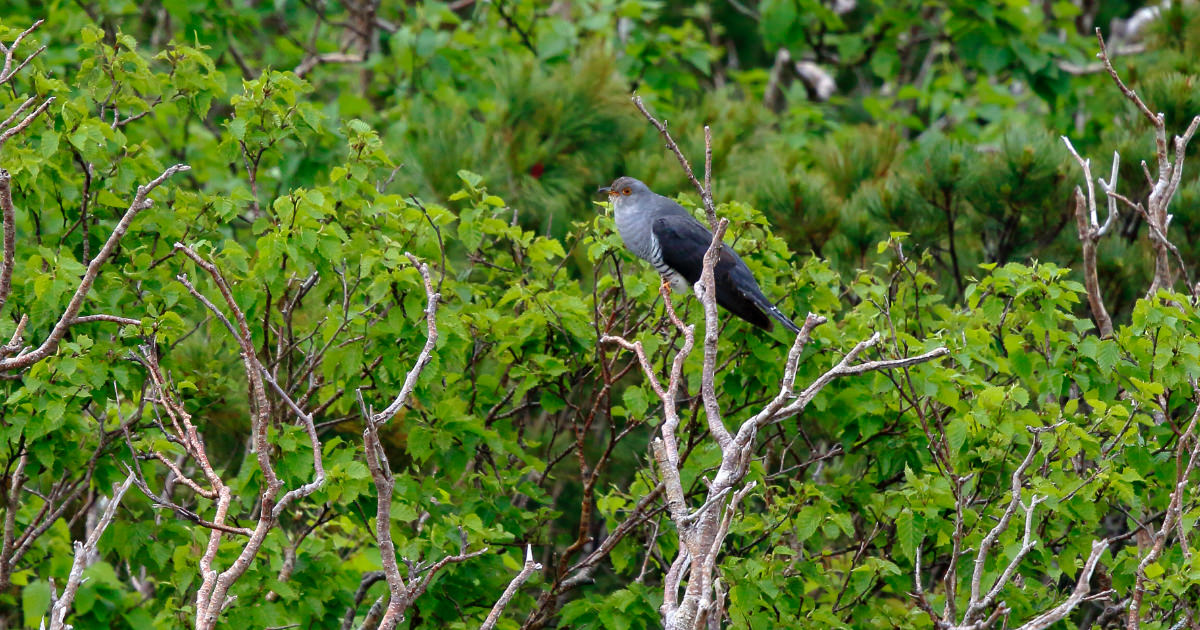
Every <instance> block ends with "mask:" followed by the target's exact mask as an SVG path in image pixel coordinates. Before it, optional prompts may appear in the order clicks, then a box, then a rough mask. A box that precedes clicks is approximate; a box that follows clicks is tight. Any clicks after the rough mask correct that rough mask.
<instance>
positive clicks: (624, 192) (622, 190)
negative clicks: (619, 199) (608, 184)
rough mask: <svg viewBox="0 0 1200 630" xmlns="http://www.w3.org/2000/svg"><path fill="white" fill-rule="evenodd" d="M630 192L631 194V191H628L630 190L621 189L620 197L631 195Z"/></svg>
mask: <svg viewBox="0 0 1200 630" xmlns="http://www.w3.org/2000/svg"><path fill="white" fill-rule="evenodd" d="M632 192H633V191H632V190H630V189H628V188H623V189H621V194H622V195H628V194H629V193H632Z"/></svg>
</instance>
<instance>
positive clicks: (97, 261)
mask: <svg viewBox="0 0 1200 630" xmlns="http://www.w3.org/2000/svg"><path fill="white" fill-rule="evenodd" d="M188 170H190V167H188V166H187V165H186V164H176V165H175V166H172V167H170V168H168V169H167V170H165V171H163V172H162V174H160V175H159V176H158V177H155V178H154V179H152V180H150V182H149V183H147V184H146V185H144V186H138V189H137V194H136V195H134V198H133V202H132V203H130V204H129V209H128V210H126V211H125V214H124V216H122V217H121V220H120V221H118V222H117V226H116V227H114V228H113V231H112V233H111V234H109V236H108V240H106V241H105V242H104V245H103V246H102V247H101V248H100V251H99V252H97V254H96V257H95V258H93V259H92V261H91V263H89V264H88V266H87V271H86V272H84V274H83V278H81V279H80V281H79V286H78V287H77V288H76V289H75V293H74V295H72V296H71V301H70V302H69V303H68V304H67V307H66V309H64V310H63V313H62V316H61V317H60V318H59V320H58V323H57V324H55V325H54V329H53V330H51V331H50V334H49V335H47V337H46V340H45V341H43V342H42V345H40V346H38V347H37V348H36V349H35V350H31V351H29V352H25V353H20V354H17V355H16V356H13V357H7V358H4V359H0V372H11V371H14V370H21V369H25V368H27V367H29V366H31V365H33V364H34V363H37V362H38V361H41V360H42V359H45V358H46V357H48V356H50V355H51V354H53V353H54V352H55V351H56V350H57V349H58V344H59V342H61V341H62V339H63V337H64V336H66V334H67V330H68V329H69V328H70V327H71V326H72V325H73V324H74V323H75V321H76V318H77V316H78V315H79V311H80V309H81V308H82V307H83V302H84V300H85V299H86V298H87V294H88V292H89V291H90V290H91V288H92V284H93V283H95V281H96V278H97V277H98V276H99V275H100V270H101V268H102V267H103V266H104V263H105V262H107V261H108V259H109V257H110V256H112V253H113V251H114V250H115V249H116V247H117V244H118V243H119V242H120V241H121V237H123V236H125V232H127V231H128V230H129V226H130V224H132V223H133V220H134V218H135V217H137V215H138V213H140V212H141V211H143V210H145V209H146V208H149V207H150V206H151V204H152V203H153V202H152V201H151V199H150V198H149V195H150V192H151V191H153V190H154V189H155V188H157V187H158V186H159V185H161V184H162V183H163V182H164V181H166V179H167V178H168V177H171V176H172V175H175V174H176V173H182V172H185V171H188ZM10 184H11V178H10V177H9V176H8V173H7V172H6V171H3V170H0V206H3V211H4V218H5V231H6V232H7V231H8V229H9V228H8V226H9V225H11V223H10V216H11V214H10V212H11V203H12V198H11V190H10V188H9V186H10ZM5 243H6V245H7V243H8V238H7V234H6V236H5ZM9 256H10V254H9V253H8V249H7V247H6V248H5V254H4V258H5V260H6V261H7V260H9ZM8 269H9V266H8V265H7V264H6V265H5V273H10V272H8ZM4 284H5V283H4V282H3V280H2V279H0V291H2V290H5V289H7V288H8V287H7V286H4ZM0 297H5V298H6V297H7V295H6V294H5V295H0Z"/></svg>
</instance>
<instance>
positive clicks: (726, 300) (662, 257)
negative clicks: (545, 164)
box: [596, 176, 800, 334]
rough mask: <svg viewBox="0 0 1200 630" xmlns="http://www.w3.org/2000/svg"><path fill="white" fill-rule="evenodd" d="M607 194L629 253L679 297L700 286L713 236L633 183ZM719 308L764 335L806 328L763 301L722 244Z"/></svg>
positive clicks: (622, 181)
mask: <svg viewBox="0 0 1200 630" xmlns="http://www.w3.org/2000/svg"><path fill="white" fill-rule="evenodd" d="M596 192H597V193H605V194H607V195H608V200H609V201H610V202H611V203H612V208H613V215H614V216H615V218H616V223H617V232H618V233H619V234H620V235H621V240H622V241H624V242H625V247H627V248H629V250H630V251H632V252H633V253H634V254H636V255H637V256H638V257H639V258H641V259H642V260H645V261H646V262H648V263H650V265H651V266H652V267H654V270H655V271H657V272H658V273H659V275H661V276H662V278H663V283H664V284H668V283H669V284H670V285H671V288H673V289H674V290H675V291H676V292H678V293H685V292H687V290H688V288H689V287H691V286H693V285H695V284H696V282H697V281H698V280H699V279H700V274H701V272H703V270H704V254H705V253H706V252H707V251H708V247H709V245H711V244H712V232H710V231H709V230H708V228H706V227H704V224H702V223H700V221H698V220H697V219H696V217H693V216H692V215H691V213H689V212H688V211H687V210H684V208H683V206H681V205H679V204H678V203H676V202H675V201H674V200H672V199H668V198H667V197H664V196H662V195H659V194H657V193H655V192H654V191H652V190H650V188H649V187H648V186H646V184H643V183H642V182H640V181H638V180H637V179H634V178H632V177H627V176H626V177H618V178H617V179H616V180H615V181H613V183H612V185H610V186H603V187H601V188H600V189H599V190H597V191H596ZM713 276H714V278H713V279H714V281H715V283H716V287H717V304H719V305H721V306H722V307H723V308H724V309H725V310H727V311H729V312H730V313H733V314H734V315H737V316H738V317H740V318H742V319H744V320H746V321H747V322H750V323H751V324H753V325H755V326H757V327H759V328H762V329H764V330H768V331H769V330H771V328H772V322H771V320H772V319H774V320H775V321H777V322H779V323H780V324H783V325H784V327H786V328H787V329H788V330H790V331H792V333H794V334H799V333H800V327H799V326H797V325H796V324H795V322H793V321H792V320H790V319H788V317H787V316H786V315H784V314H783V313H781V312H780V311H779V309H778V308H777V307H776V306H775V305H774V304H772V303H771V301H770V300H768V299H767V297H766V296H765V295H763V292H762V289H760V288H758V281H756V280H755V279H754V274H753V273H751V272H750V268H749V267H747V266H746V263H745V262H743V261H742V259H741V257H740V256H738V255H737V252H735V251H733V248H732V247H729V246H728V245H726V244H724V243H722V244H721V251H720V252H719V254H718V255H717V262H716V266H715V267H714V268H713Z"/></svg>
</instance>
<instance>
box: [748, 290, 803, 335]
mask: <svg viewBox="0 0 1200 630" xmlns="http://www.w3.org/2000/svg"><path fill="white" fill-rule="evenodd" d="M746 297H748V298H750V300H751V301H752V302H754V305H755V306H757V307H758V308H759V309H760V310H762V311H763V312H764V313H766V314H767V315H769V316H770V317H771V319H773V320H775V321H777V322H779V323H780V324H783V326H784V327H785V328H787V329H788V330H790V331H792V334H793V335H799V334H800V327H799V326H797V325H796V322H793V321H792V320H790V319H788V316H787V315H784V314H783V312H782V311H780V310H779V307H777V306H775V305H774V304H772V303H771V300H768V299H767V296H765V295H763V294H762V292H760V291H754V292H751V293H747V294H746Z"/></svg>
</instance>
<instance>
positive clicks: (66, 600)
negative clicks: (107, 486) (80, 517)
mask: <svg viewBox="0 0 1200 630" xmlns="http://www.w3.org/2000/svg"><path fill="white" fill-rule="evenodd" d="M132 484H133V475H132V474H131V475H129V476H127V477H125V483H122V484H121V485H120V486H116V485H115V484H114V489H113V495H112V498H111V499H109V500H108V505H107V506H105V508H104V513H103V514H102V515H101V516H100V520H99V521H97V522H96V526H95V527H93V528H92V531H91V532H90V533H88V537H87V540H86V541H84V542H82V543H81V542H79V541H78V540H77V541H75V561H74V562H72V563H71V572H70V574H69V575H68V576H67V584H66V586H64V587H63V593H62V596H61V597H59V598H58V600H57V601H55V602H54V607H53V608H52V609H51V611H50V630H60V629H61V628H70V626H67V625H66V623H65V622H66V619H67V613H68V612H70V610H71V605H72V604H74V603H75V593H76V592H77V591H78V590H79V585H80V584H81V583H83V570H84V569H85V568H86V564H87V558H88V556H90V555H92V554H94V553H96V545H97V544H98V543H99V542H100V536H101V535H102V534H103V533H104V530H106V529H108V526H109V524H111V523H112V520H113V517H114V516H116V514H117V506H118V505H120V503H121V498H122V497H124V496H125V491H127V490H129V486H130V485H132Z"/></svg>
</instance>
